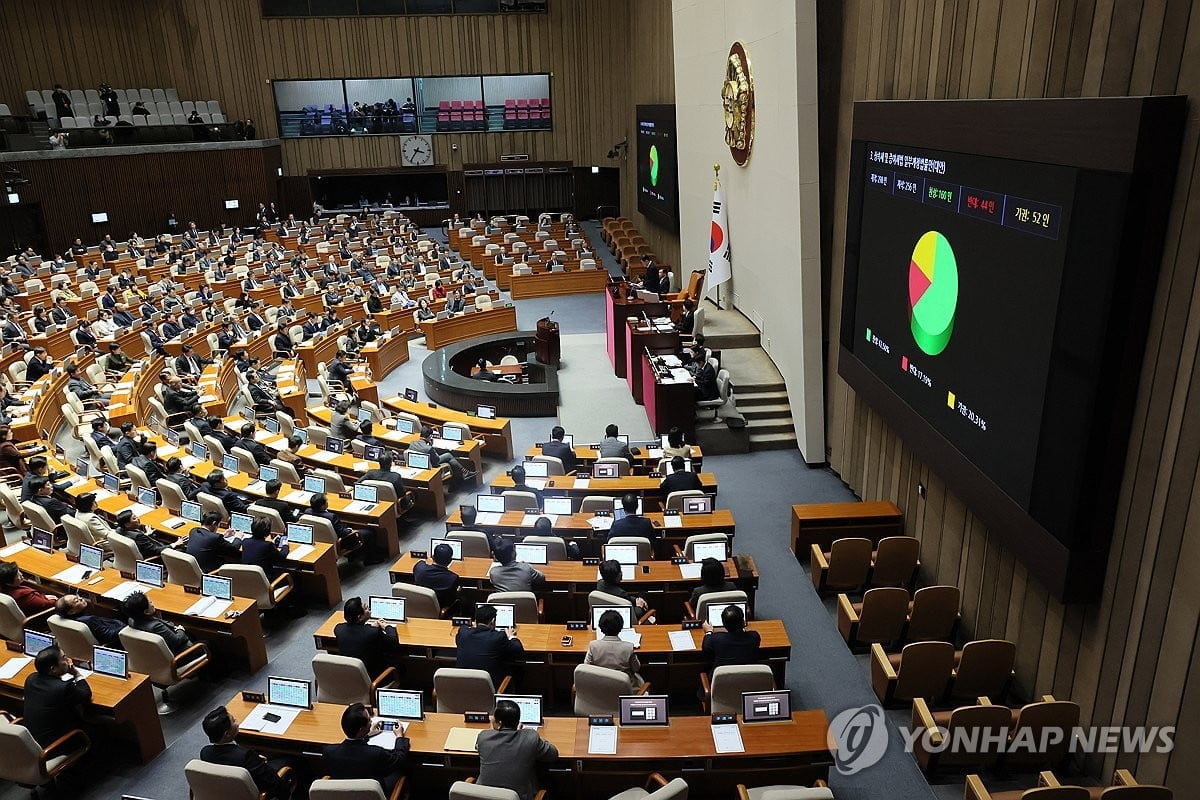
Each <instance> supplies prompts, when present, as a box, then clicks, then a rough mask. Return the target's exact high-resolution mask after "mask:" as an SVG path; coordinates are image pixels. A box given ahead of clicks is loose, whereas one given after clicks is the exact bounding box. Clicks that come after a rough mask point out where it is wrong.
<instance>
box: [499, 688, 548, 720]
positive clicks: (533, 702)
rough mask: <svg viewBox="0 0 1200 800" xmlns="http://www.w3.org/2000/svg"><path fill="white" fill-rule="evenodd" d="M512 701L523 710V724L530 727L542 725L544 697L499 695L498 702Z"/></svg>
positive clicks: (537, 695) (536, 695) (534, 695)
mask: <svg viewBox="0 0 1200 800" xmlns="http://www.w3.org/2000/svg"><path fill="white" fill-rule="evenodd" d="M501 700H511V701H512V702H514V703H516V704H517V708H519V709H521V724H522V725H527V726H530V727H535V728H536V727H541V725H542V696H541V695H539V694H498V695H496V702H497V703H498V702H500V701H501Z"/></svg>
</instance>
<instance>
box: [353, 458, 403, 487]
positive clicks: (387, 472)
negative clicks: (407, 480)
mask: <svg viewBox="0 0 1200 800" xmlns="http://www.w3.org/2000/svg"><path fill="white" fill-rule="evenodd" d="M392 463H393V462H392V454H391V453H390V452H388V451H387V450H384V451H383V452H382V453H380V454H379V469H371V470H367V471H366V472H364V473H363V476H362V479H363V480H364V481H380V482H382V483H387V484H391V486H392V488H393V489H395V490H396V497H398V498H399V497H404V480H403V479H402V478H401V477H400V473H398V472H392Z"/></svg>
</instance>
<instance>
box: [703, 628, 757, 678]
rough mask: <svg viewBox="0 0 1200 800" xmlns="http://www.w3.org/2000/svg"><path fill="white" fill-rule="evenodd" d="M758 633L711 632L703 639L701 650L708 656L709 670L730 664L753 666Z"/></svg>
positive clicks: (755, 659)
mask: <svg viewBox="0 0 1200 800" xmlns="http://www.w3.org/2000/svg"><path fill="white" fill-rule="evenodd" d="M761 640H762V637H760V636H759V635H758V631H742V632H741V633H729V632H728V631H713V632H712V633H710V634H709V635H708V636H705V637H704V645H703V647H702V650H703V651H704V655H706V656H708V658H709V663H710V667H709V669H710V670H713V669H716V668H717V667H724V666H727V665H731V664H753V663H755V662H757V661H758V645H759V642H760V641H761Z"/></svg>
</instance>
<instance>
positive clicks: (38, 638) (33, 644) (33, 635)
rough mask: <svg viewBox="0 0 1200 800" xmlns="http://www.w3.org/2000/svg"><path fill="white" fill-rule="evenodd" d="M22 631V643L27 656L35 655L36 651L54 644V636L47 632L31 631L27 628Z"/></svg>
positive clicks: (38, 651)
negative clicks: (23, 636)
mask: <svg viewBox="0 0 1200 800" xmlns="http://www.w3.org/2000/svg"><path fill="white" fill-rule="evenodd" d="M23 633H24V634H25V639H24V645H25V655H27V656H37V654H38V653H40V652H42V651H43V650H45V649H46V648H47V647H50V646H51V645H53V644H54V637H53V636H51V635H50V634H48V633H40V632H38V631H31V630H29V629H28V628H26V629H25V630H24V631H23Z"/></svg>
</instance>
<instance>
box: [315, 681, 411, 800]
mask: <svg viewBox="0 0 1200 800" xmlns="http://www.w3.org/2000/svg"><path fill="white" fill-rule="evenodd" d="M381 730H382V729H381V728H380V727H379V723H375V724H374V725H372V724H371V715H370V714H369V713H367V709H366V707H365V706H363V704H362V703H355V704H353V705H351V706H348V707H347V708H346V710H345V711H343V712H342V733H344V734H346V740H345V741H343V742H342V743H341V744H331V745H327V746H326V747H325V748H324V750H322V751H321V758H322V763H323V764H324V766H325V771H326V772H328V773H329V777H331V778H333V779H335V780H347V779H349V780H353V779H365V780H374V781H378V782H379V786H380V787H381V788H382V789H383V793H384V795H390V794H391V793H392V789H393V788H394V787H395V785H396V783H397V782H398V781H399V780H400V776H401V775H402V774H403V773H404V767H405V765H406V764H407V763H408V749H409V742H408V737H406V736H403V735H400V736H397V737H396V741H395V744H393V745H392V749H391V750H388V749H386V748H383V747H379V746H377V745H373V744H371V743H370V739H371V737H372V736H375V735H376V734H378V733H380V731H381Z"/></svg>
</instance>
